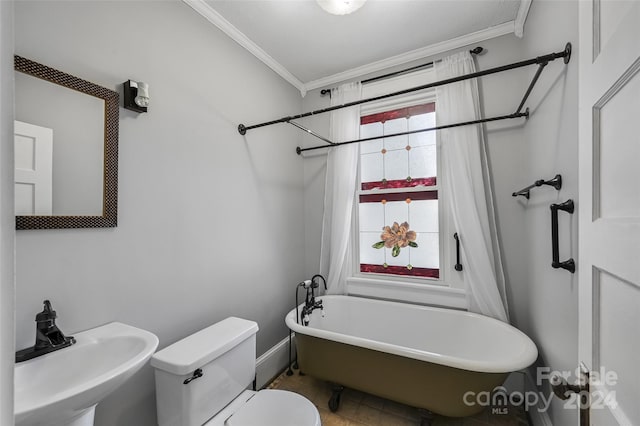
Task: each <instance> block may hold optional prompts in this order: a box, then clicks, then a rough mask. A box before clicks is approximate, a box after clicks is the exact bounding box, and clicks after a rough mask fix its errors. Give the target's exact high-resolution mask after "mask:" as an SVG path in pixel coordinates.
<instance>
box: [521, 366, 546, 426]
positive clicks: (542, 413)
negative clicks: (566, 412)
mask: <svg viewBox="0 0 640 426" xmlns="http://www.w3.org/2000/svg"><path fill="white" fill-rule="evenodd" d="M524 377H525V383H524V386H525V394H526V393H527V392H535V393H539V392H540V389H538V386H536V382H535V381H534V380H533V376H532V375H531V371H530V370H525V374H524ZM527 413H528V414H529V420H530V421H531V424H532V425H533V426H553V422H551V418H550V417H549V414H548V413H547V411H546V410H544V409H543V406H542V402H541V401H540V403H539V404H538V407H530V408H529V410H528V411H527Z"/></svg>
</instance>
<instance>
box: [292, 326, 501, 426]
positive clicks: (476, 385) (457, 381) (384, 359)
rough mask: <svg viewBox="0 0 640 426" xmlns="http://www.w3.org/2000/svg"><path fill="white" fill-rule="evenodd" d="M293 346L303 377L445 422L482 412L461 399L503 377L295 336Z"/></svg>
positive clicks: (302, 335) (310, 337) (481, 408)
mask: <svg viewBox="0 0 640 426" xmlns="http://www.w3.org/2000/svg"><path fill="white" fill-rule="evenodd" d="M296 346H297V351H298V364H299V365H300V370H301V371H302V372H304V373H305V374H308V375H310V376H313V377H316V378H318V379H322V380H326V381H329V382H333V383H336V384H340V385H343V386H346V387H348V388H352V389H357V390H360V391H362V392H366V393H370V394H373V395H377V396H380V397H382V398H386V399H389V400H392V401H396V402H400V403H402V404H406V405H410V406H413V407H416V408H424V409H427V410H429V411H432V412H434V413H436V414H440V415H443V416H449V417H464V416H471V415H473V414H476V413H478V412H480V411H482V410H483V409H484V408H486V407H483V406H481V405H478V404H474V405H470V404H466V403H465V400H464V395H465V393H467V392H475V394H474V395H477V394H478V393H479V392H483V391H491V390H493V389H494V388H495V387H496V386H500V385H501V384H502V383H503V382H504V381H505V379H506V378H507V375H508V373H481V372H475V371H468V370H462V369H458V368H453V367H448V366H444V365H439V364H434V363H430V362H426V361H420V360H416V359H412V358H406V357H402V356H399V355H394V354H390V353H386V352H380V351H375V350H372V349H367V348H362V347H359V346H353V345H348V344H344V343H339V342H334V341H331V340H325V339H320V338H317V337H312V336H308V335H304V334H300V333H297V334H296ZM475 400H476V399H475V397H470V396H468V397H467V401H475Z"/></svg>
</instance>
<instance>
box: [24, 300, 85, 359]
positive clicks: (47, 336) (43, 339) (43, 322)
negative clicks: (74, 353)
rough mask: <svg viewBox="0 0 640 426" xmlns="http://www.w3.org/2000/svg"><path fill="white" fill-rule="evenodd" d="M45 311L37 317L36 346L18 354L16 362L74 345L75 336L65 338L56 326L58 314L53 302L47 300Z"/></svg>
mask: <svg viewBox="0 0 640 426" xmlns="http://www.w3.org/2000/svg"><path fill="white" fill-rule="evenodd" d="M43 303H44V309H43V310H42V312H40V313H38V314H37V315H36V344H35V345H34V346H32V347H30V348H26V349H22V350H20V351H18V352H16V362H21V361H26V360H29V359H31V358H35V357H38V356H41V355H44V354H47V353H49V352H53V351H57V350H58V349H62V348H66V347H67V346H71V345H73V344H74V343H75V342H76V340H75V339H74V338H73V336H65V335H64V334H63V333H62V331H60V329H59V328H58V326H57V325H56V318H57V316H58V315H57V314H56V311H54V310H53V309H52V308H51V302H50V301H48V300H45V301H44V302H43Z"/></svg>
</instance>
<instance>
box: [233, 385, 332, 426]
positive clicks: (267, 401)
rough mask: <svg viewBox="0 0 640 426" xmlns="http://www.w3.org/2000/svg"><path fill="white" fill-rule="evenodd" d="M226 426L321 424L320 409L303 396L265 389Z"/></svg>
mask: <svg viewBox="0 0 640 426" xmlns="http://www.w3.org/2000/svg"><path fill="white" fill-rule="evenodd" d="M224 424H225V426H321V422H320V414H319V413H318V409H317V408H316V407H315V406H314V405H313V404H312V403H311V401H309V400H308V399H307V398H305V397H303V396H302V395H298V394H297V393H294V392H289V391H283V390H273V389H265V390H261V391H259V392H256V393H255V394H254V395H253V396H252V398H251V399H249V400H248V401H247V402H246V403H244V404H243V405H242V406H241V407H240V408H239V409H238V410H237V411H235V412H234V413H233V414H232V415H231V416H230V417H229V418H227V419H226V421H225V423H224Z"/></svg>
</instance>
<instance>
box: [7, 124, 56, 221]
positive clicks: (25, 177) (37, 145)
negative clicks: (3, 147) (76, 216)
mask: <svg viewBox="0 0 640 426" xmlns="http://www.w3.org/2000/svg"><path fill="white" fill-rule="evenodd" d="M14 138H15V181H16V185H15V197H16V200H15V206H16V215H47V216H48V215H51V214H52V212H53V130H52V129H49V128H47V127H42V126H36V125H34V124H29V123H24V122H22V121H17V120H16V121H15V122H14Z"/></svg>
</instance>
